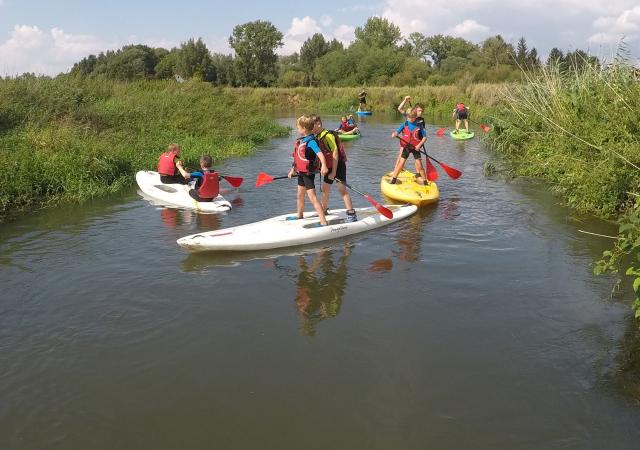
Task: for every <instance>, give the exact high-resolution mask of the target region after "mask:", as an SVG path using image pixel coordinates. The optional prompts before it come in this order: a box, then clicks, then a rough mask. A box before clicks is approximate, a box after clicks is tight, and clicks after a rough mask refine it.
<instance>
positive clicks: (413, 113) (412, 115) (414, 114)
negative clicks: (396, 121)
mask: <svg viewBox="0 0 640 450" xmlns="http://www.w3.org/2000/svg"><path fill="white" fill-rule="evenodd" d="M407 117H408V118H410V119H415V118H416V117H418V113H417V112H416V108H411V109H410V110H408V111H407Z"/></svg>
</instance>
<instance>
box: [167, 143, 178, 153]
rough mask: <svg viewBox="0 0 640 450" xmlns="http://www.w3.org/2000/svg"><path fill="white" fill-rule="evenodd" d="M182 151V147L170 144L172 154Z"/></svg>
mask: <svg viewBox="0 0 640 450" xmlns="http://www.w3.org/2000/svg"><path fill="white" fill-rule="evenodd" d="M176 150H178V151H180V146H179V145H178V144H169V151H170V152H174V151H176Z"/></svg>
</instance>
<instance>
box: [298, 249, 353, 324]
mask: <svg viewBox="0 0 640 450" xmlns="http://www.w3.org/2000/svg"><path fill="white" fill-rule="evenodd" d="M352 247H353V245H350V244H345V245H344V246H343V247H342V251H339V250H334V249H324V250H321V251H319V252H318V253H315V254H313V255H309V256H299V257H298V269H299V270H298V275H297V280H296V297H295V302H296V306H297V311H298V317H299V318H300V321H301V327H300V330H301V332H302V333H303V334H304V335H306V336H314V335H315V334H316V327H317V325H318V323H320V322H321V321H323V320H325V319H328V318H331V317H335V316H337V315H338V313H339V312H340V308H341V306H342V297H343V295H344V292H345V289H346V287H347V267H348V264H347V263H348V260H349V257H350V256H351V249H352ZM334 252H335V253H340V255H339V257H338V260H337V262H335V260H334Z"/></svg>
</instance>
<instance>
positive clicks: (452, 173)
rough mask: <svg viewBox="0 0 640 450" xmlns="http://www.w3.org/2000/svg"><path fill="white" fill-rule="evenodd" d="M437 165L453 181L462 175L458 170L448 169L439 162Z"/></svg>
mask: <svg viewBox="0 0 640 450" xmlns="http://www.w3.org/2000/svg"><path fill="white" fill-rule="evenodd" d="M438 164H440V167H442V170H444V171H445V172H447V175H449V176H450V177H451V178H453V179H454V180H457V179H458V178H460V176H461V175H462V172H460V171H459V170H458V169H454V168H453V167H449V166H447V165H446V164H442V163H441V162H439V163H438Z"/></svg>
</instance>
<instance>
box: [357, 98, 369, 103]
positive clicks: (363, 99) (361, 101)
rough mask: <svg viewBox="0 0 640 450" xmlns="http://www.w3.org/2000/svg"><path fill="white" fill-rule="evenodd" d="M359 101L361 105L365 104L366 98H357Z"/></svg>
mask: <svg viewBox="0 0 640 450" xmlns="http://www.w3.org/2000/svg"><path fill="white" fill-rule="evenodd" d="M358 101H359V102H360V103H362V104H363V105H366V104H367V99H366V98H364V97H362V98H361V99H359V100H358Z"/></svg>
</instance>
